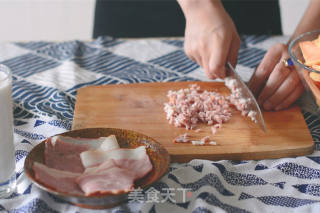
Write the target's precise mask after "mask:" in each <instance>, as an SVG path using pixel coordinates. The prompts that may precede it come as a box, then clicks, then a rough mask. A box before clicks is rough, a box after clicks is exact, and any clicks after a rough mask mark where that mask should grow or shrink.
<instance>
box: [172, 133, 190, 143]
mask: <svg viewBox="0 0 320 213" xmlns="http://www.w3.org/2000/svg"><path fill="white" fill-rule="evenodd" d="M173 141H174V142H175V143H189V142H190V141H191V139H190V135H189V134H188V133H184V134H182V135H178V137H176V138H175V139H174V140H173Z"/></svg>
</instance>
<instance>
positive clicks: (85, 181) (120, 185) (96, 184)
mask: <svg viewBox="0 0 320 213" xmlns="http://www.w3.org/2000/svg"><path fill="white" fill-rule="evenodd" d="M135 179H136V176H135V173H134V172H133V171H132V170H128V169H123V168H119V167H117V165H116V164H115V162H114V161H113V160H112V159H111V160H108V161H105V162H103V163H102V164H100V165H99V166H97V167H91V168H87V169H86V171H85V172H84V174H82V175H81V176H79V177H78V178H77V179H76V182H77V183H78V184H79V186H80V188H81V189H82V190H83V191H84V193H85V194H86V195H93V194H119V193H122V192H128V191H131V190H132V189H133V188H134V185H133V184H134V180H135Z"/></svg>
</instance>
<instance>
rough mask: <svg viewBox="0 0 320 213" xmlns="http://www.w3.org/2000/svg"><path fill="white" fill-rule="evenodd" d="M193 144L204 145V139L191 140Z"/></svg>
mask: <svg viewBox="0 0 320 213" xmlns="http://www.w3.org/2000/svg"><path fill="white" fill-rule="evenodd" d="M191 143H192V145H195V146H201V145H204V141H201V140H200V141H191Z"/></svg>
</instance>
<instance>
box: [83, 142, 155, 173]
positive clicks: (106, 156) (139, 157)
mask: <svg viewBox="0 0 320 213" xmlns="http://www.w3.org/2000/svg"><path fill="white" fill-rule="evenodd" d="M80 157H81V162H82V164H83V166H84V167H85V168H88V167H92V166H97V165H99V164H101V163H103V162H105V161H108V160H110V159H112V160H114V162H115V164H116V165H117V166H118V167H120V168H123V169H128V170H132V171H133V172H134V174H135V178H141V177H143V176H145V175H146V174H148V173H149V172H150V171H151V170H152V164H151V161H150V159H149V156H148V154H147V151H146V148H145V146H140V147H138V148H135V149H124V148H121V149H115V150H111V151H103V150H89V151H85V152H82V153H81V154H80Z"/></svg>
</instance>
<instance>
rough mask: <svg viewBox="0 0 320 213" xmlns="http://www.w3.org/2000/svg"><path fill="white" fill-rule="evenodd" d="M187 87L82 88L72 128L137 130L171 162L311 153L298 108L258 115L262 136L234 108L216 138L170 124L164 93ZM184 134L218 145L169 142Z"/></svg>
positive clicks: (211, 86) (218, 86)
mask: <svg viewBox="0 0 320 213" xmlns="http://www.w3.org/2000/svg"><path fill="white" fill-rule="evenodd" d="M192 83H194V82H169V83H138V84H120V85H105V86H90V87H84V88H81V89H79V90H78V93H77V101H76V105H75V111H74V120H73V129H82V128H89V127H90V128H92V127H110V128H123V129H129V130H134V131H138V132H141V133H143V134H145V135H148V136H150V137H152V138H154V139H155V140H157V141H158V142H160V143H161V144H163V145H164V147H165V148H166V149H167V150H168V152H169V154H170V156H171V159H172V161H173V162H188V161H190V160H192V159H209V160H222V159H232V160H251V159H252V160H258V159H268V158H281V157H293V156H300V155H307V154H310V153H312V152H313V150H314V142H313V140H312V137H311V134H310V132H309V129H308V127H307V125H306V122H305V120H304V118H303V115H302V113H301V111H300V108H299V107H298V106H293V107H291V108H289V109H287V110H283V111H279V112H263V115H264V119H265V122H266V127H267V133H264V132H263V131H262V130H261V129H259V127H258V126H257V125H256V124H255V123H253V122H252V121H251V120H250V119H248V118H246V117H242V116H241V114H240V112H238V111H237V110H235V109H234V110H233V113H232V114H233V115H232V118H231V119H230V120H229V121H228V122H227V123H225V124H223V126H222V128H221V129H218V131H217V133H216V134H215V135H212V134H211V130H210V127H209V126H207V125H205V124H199V125H198V126H197V127H199V128H201V129H202V130H203V131H201V132H199V133H196V132H195V131H194V130H185V129H184V128H177V127H174V126H173V125H170V124H169V123H168V121H167V120H166V113H165V112H164V110H163V107H164V103H165V102H167V101H168V98H167V93H168V90H178V89H181V88H187V87H189V85H190V84H192ZM196 83H197V84H198V85H200V87H201V88H202V89H206V90H210V91H218V92H220V93H221V94H224V95H228V94H229V90H228V89H227V88H226V87H225V86H224V83H221V82H196ZM185 132H188V133H189V134H190V135H191V136H192V139H194V140H199V139H201V138H202V137H204V136H206V135H209V136H210V138H211V139H212V140H214V141H216V143H217V145H215V146H212V145H205V146H193V145H192V144H186V143H183V144H182V143H173V139H174V138H175V137H177V136H178V135H180V134H183V133H185Z"/></svg>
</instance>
